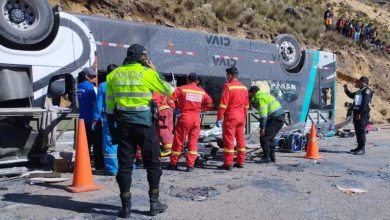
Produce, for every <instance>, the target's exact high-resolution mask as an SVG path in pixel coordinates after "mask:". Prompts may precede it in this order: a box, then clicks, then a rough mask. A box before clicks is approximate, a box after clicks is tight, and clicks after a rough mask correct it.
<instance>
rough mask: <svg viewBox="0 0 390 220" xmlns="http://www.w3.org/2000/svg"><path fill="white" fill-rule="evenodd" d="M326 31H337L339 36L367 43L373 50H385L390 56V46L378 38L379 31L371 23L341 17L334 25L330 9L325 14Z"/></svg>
mask: <svg viewBox="0 0 390 220" xmlns="http://www.w3.org/2000/svg"><path fill="white" fill-rule="evenodd" d="M324 24H325V30H326V31H331V30H334V31H337V32H338V33H339V34H341V35H343V36H345V37H348V38H351V39H352V40H353V41H356V42H367V43H369V44H370V45H371V48H373V49H379V50H384V51H386V52H387V53H389V54H390V45H387V46H386V42H385V41H382V40H381V39H379V37H378V29H377V27H376V26H374V25H373V24H372V23H371V22H369V23H364V22H361V21H359V20H357V19H349V18H345V17H343V16H341V17H340V18H339V19H338V20H337V22H336V24H335V25H334V24H333V12H332V11H331V9H330V8H328V9H327V10H326V11H325V13H324Z"/></svg>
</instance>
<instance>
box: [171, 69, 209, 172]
mask: <svg viewBox="0 0 390 220" xmlns="http://www.w3.org/2000/svg"><path fill="white" fill-rule="evenodd" d="M187 82H188V83H187V85H184V86H180V87H179V88H177V89H176V90H175V92H174V93H173V95H172V96H171V97H170V102H175V103H177V107H178V108H179V109H180V111H181V115H180V116H179V118H178V120H177V123H176V128H175V136H174V139H173V146H172V154H171V158H170V159H171V160H170V164H169V166H168V169H170V170H177V162H178V161H179V159H180V155H181V152H182V150H183V145H184V142H185V140H186V138H187V136H188V151H187V156H186V161H187V170H186V171H187V172H191V171H193V170H194V165H195V160H196V158H197V157H198V146H197V142H198V137H199V132H200V114H199V113H200V112H201V111H202V110H206V111H207V110H210V109H212V108H213V103H212V99H211V98H210V96H209V95H208V94H207V93H206V92H205V91H204V90H203V89H202V88H200V87H198V84H199V76H198V75H197V74H196V73H190V74H189V75H188V77H187Z"/></svg>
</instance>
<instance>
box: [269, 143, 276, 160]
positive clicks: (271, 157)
mask: <svg viewBox="0 0 390 220" xmlns="http://www.w3.org/2000/svg"><path fill="white" fill-rule="evenodd" d="M269 157H270V159H271V162H272V163H275V162H276V157H275V147H271V151H270V155H269Z"/></svg>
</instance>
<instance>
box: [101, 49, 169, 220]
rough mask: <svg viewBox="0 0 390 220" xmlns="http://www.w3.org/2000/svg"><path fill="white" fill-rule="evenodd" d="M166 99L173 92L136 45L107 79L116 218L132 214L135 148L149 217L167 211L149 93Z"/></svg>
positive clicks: (107, 110)
mask: <svg viewBox="0 0 390 220" xmlns="http://www.w3.org/2000/svg"><path fill="white" fill-rule="evenodd" d="M153 92H158V93H160V94H162V95H165V96H169V95H171V94H172V93H173V89H172V87H171V86H170V84H169V83H167V82H165V81H163V80H162V79H161V78H160V76H159V74H158V73H157V72H156V67H155V66H154V64H153V63H152V62H151V61H150V60H149V58H148V57H147V53H146V49H145V48H144V47H143V46H142V45H139V44H133V45H131V46H130V47H129V48H128V50H127V57H126V59H125V61H124V64H123V65H122V66H120V67H118V68H116V69H115V70H114V71H112V72H111V73H110V74H109V75H108V76H107V90H106V113H107V120H108V126H109V129H110V134H111V136H112V141H113V142H115V143H118V153H117V154H118V165H119V167H118V173H117V175H116V180H117V182H118V185H119V189H120V199H121V201H122V209H121V210H120V212H119V217H121V218H129V217H130V212H131V194H130V186H131V175H132V170H133V168H132V167H133V163H134V158H135V154H136V147H137V145H138V146H140V147H141V151H142V157H143V158H142V159H143V163H144V168H145V169H146V171H147V179H148V183H149V199H150V214H151V215H157V214H158V213H162V212H164V211H165V210H166V209H167V207H168V206H167V205H165V204H162V203H160V201H159V199H158V198H159V185H160V177H161V174H162V171H161V164H160V148H159V144H158V138H157V129H156V119H155V116H154V114H155V111H156V109H155V104H154V103H153V101H152V98H153V97H152V93H153Z"/></svg>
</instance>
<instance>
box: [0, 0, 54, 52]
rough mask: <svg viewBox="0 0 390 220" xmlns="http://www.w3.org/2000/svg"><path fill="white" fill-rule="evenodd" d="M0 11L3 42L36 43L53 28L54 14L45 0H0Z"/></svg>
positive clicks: (44, 37)
mask: <svg viewBox="0 0 390 220" xmlns="http://www.w3.org/2000/svg"><path fill="white" fill-rule="evenodd" d="M0 13H1V14H0V36H1V40H2V42H4V41H5V43H7V42H9V43H10V44H14V45H15V44H17V45H19V46H23V45H34V44H38V43H40V42H42V41H44V40H45V39H46V38H47V37H48V36H49V34H50V33H51V31H52V29H53V25H54V15H53V11H52V9H51V7H50V5H49V3H48V1H47V0H0ZM21 49H22V48H21Z"/></svg>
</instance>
